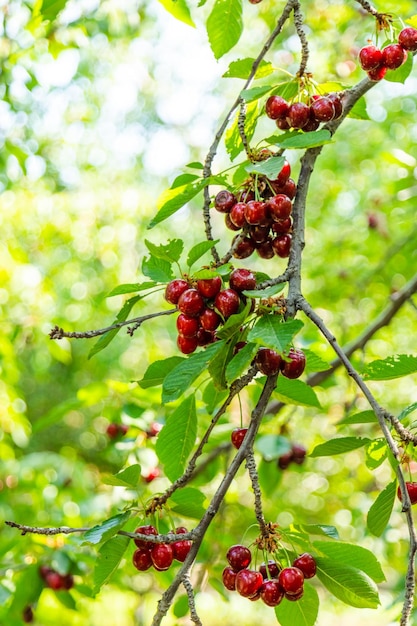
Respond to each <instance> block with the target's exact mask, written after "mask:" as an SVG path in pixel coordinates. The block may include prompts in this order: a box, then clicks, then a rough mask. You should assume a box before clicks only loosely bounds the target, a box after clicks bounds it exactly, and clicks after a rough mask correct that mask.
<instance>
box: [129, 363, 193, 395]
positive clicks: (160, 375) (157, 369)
mask: <svg viewBox="0 0 417 626" xmlns="http://www.w3.org/2000/svg"><path fill="white" fill-rule="evenodd" d="M185 360H186V359H185V358H183V357H181V356H171V357H168V358H167V359H162V360H161V361H154V362H153V363H151V364H150V365H149V367H148V369H147V370H146V372H145V374H144V375H143V378H142V379H141V380H139V381H138V385H139V387H142V389H148V388H149V387H157V386H158V385H162V383H163V382H164V379H165V376H167V375H168V374H169V372H170V371H171V370H173V369H174V367H177V365H179V364H180V363H182V362H183V361H185Z"/></svg>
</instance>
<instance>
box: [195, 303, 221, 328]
mask: <svg viewBox="0 0 417 626" xmlns="http://www.w3.org/2000/svg"><path fill="white" fill-rule="evenodd" d="M199 320H200V324H201V326H202V328H203V329H204V330H208V331H210V332H213V331H214V330H216V328H218V326H219V324H220V323H221V321H222V318H221V317H220V315H219V314H218V313H216V311H214V309H209V308H207V309H204V311H203V312H202V314H201V315H200V318H199Z"/></svg>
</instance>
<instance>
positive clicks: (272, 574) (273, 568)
mask: <svg viewBox="0 0 417 626" xmlns="http://www.w3.org/2000/svg"><path fill="white" fill-rule="evenodd" d="M267 569H268V572H269V576H268V572H267ZM259 571H260V572H261V574H262V577H263V578H264V579H267V578H278V574H279V571H280V570H279V567H278V565H277V564H276V563H275V561H273V560H272V559H270V560H269V561H268V563H261V565H260V567H259Z"/></svg>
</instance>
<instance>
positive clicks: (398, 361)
mask: <svg viewBox="0 0 417 626" xmlns="http://www.w3.org/2000/svg"><path fill="white" fill-rule="evenodd" d="M416 372H417V357H416V356H412V355H411V354H395V355H393V356H388V357H387V358H386V359H378V360H376V361H372V363H368V365H367V366H366V367H365V370H364V371H363V372H362V374H363V378H364V379H365V380H393V379H394V378H401V377H402V376H408V375H409V374H415V373H416Z"/></svg>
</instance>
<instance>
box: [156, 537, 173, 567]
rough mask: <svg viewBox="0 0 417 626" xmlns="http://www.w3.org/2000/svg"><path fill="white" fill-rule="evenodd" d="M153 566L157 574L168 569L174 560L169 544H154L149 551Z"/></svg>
mask: <svg viewBox="0 0 417 626" xmlns="http://www.w3.org/2000/svg"><path fill="white" fill-rule="evenodd" d="M151 559H152V563H153V566H154V568H155V569H156V570H158V572H164V571H165V570H167V569H169V568H170V566H171V563H172V561H173V559H174V553H173V551H172V547H171V545H170V544H169V543H156V544H154V546H153V548H152V549H151Z"/></svg>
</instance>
